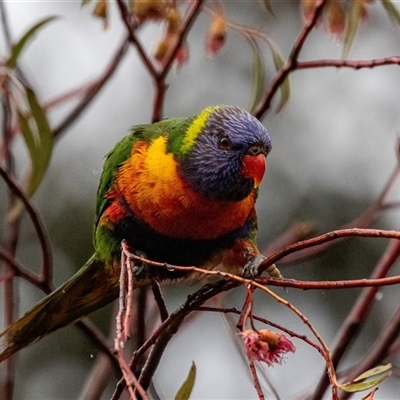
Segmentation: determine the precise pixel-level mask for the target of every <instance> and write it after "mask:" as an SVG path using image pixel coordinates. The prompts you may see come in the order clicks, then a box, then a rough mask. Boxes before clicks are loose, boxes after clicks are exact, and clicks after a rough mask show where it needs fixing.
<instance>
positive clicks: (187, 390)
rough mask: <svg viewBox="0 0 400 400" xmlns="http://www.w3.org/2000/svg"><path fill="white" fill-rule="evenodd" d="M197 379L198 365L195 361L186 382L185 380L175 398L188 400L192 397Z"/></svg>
mask: <svg viewBox="0 0 400 400" xmlns="http://www.w3.org/2000/svg"><path fill="white" fill-rule="evenodd" d="M195 380H196V365H195V363H192V366H191V367H190V370H189V373H188V376H187V378H186V379H185V382H183V384H182V386H181V387H180V388H179V390H178V392H177V393H176V395H175V400H188V399H189V398H190V394H191V393H192V390H193V386H194V382H195Z"/></svg>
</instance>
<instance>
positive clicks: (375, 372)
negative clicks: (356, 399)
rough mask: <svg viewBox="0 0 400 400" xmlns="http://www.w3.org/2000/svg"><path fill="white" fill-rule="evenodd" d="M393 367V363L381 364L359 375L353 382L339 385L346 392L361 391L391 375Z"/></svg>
mask: <svg viewBox="0 0 400 400" xmlns="http://www.w3.org/2000/svg"><path fill="white" fill-rule="evenodd" d="M391 368H392V364H386V365H380V366H378V367H375V368H372V369H369V370H368V371H366V372H364V373H362V374H361V375H359V376H357V378H355V379H354V380H353V381H352V382H347V383H344V384H342V385H338V387H339V388H340V389H342V390H344V391H345V392H361V391H362V390H367V389H371V388H373V387H374V386H376V385H378V384H379V383H381V382H382V381H384V380H385V379H386V378H388V377H389V376H390V375H391V373H392V371H391V370H390V369H391Z"/></svg>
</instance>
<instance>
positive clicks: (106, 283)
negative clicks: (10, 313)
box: [0, 254, 144, 362]
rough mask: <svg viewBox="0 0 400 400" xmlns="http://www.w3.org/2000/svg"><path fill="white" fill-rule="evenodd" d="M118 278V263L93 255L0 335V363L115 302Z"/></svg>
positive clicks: (117, 291)
mask: <svg viewBox="0 0 400 400" xmlns="http://www.w3.org/2000/svg"><path fill="white" fill-rule="evenodd" d="M119 275H120V266H119V263H118V262H116V263H115V264H114V265H111V264H108V263H107V264H106V263H105V262H104V261H102V260H99V259H98V257H96V254H94V255H93V256H92V257H91V258H90V259H89V260H88V261H87V263H86V264H85V265H84V266H83V267H82V268H81V269H80V270H79V271H78V272H77V273H76V274H75V275H74V276H73V277H72V278H71V279H70V280H68V281H67V282H66V283H64V284H63V285H62V286H61V287H60V288H58V289H57V290H55V291H54V292H52V293H50V294H49V295H48V296H47V297H45V298H44V299H43V300H42V301H41V302H39V303H38V304H36V305H35V306H33V307H32V308H31V309H30V310H29V311H27V313H26V314H24V315H23V316H22V317H21V318H20V319H18V320H17V321H16V322H14V323H13V324H11V325H10V326H9V327H8V328H7V329H6V330H5V331H4V332H2V333H1V334H0V338H2V339H1V340H2V341H3V342H4V344H3V343H2V347H3V346H4V348H2V351H1V353H0V362H2V361H4V360H5V359H6V358H8V357H9V356H11V355H12V354H14V353H16V352H17V351H18V350H20V349H22V348H24V347H25V346H27V345H28V344H30V343H32V342H34V341H37V340H39V339H41V338H43V337H44V336H46V335H48V334H49V333H51V332H53V331H55V330H57V329H60V328H62V327H64V326H66V325H68V324H71V323H73V322H76V321H77V320H79V319H80V318H82V317H84V316H85V315H88V314H89V313H91V312H93V311H95V310H98V309H100V308H101V307H104V306H105V305H107V304H108V303H110V302H111V301H113V300H115V299H116V298H117V297H118V293H119ZM143 284H144V283H142V284H140V286H142V285H143Z"/></svg>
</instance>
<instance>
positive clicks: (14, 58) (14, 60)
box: [7, 16, 58, 68]
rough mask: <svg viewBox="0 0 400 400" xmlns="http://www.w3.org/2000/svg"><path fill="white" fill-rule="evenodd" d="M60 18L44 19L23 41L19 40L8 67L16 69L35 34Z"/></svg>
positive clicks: (12, 51)
mask: <svg viewBox="0 0 400 400" xmlns="http://www.w3.org/2000/svg"><path fill="white" fill-rule="evenodd" d="M57 18H58V17H55V16H53V17H48V18H45V19H43V20H42V21H40V22H38V23H37V24H36V25H34V26H32V28H30V29H29V30H28V31H27V32H26V33H25V34H24V35H23V36H22V38H21V39H19V40H18V42H17V43H15V44H14V45H13V46H12V48H11V56H10V58H9V59H8V61H7V66H8V67H9V68H14V67H15V65H16V64H17V60H18V57H19V56H20V54H21V52H22V50H23V49H24V47H25V46H26V44H27V43H28V41H29V40H30V39H32V38H33V36H34V34H35V33H36V32H37V31H38V30H39V29H40V28H42V27H43V26H45V25H46V24H48V23H49V22H50V21H53V20H55V19H57Z"/></svg>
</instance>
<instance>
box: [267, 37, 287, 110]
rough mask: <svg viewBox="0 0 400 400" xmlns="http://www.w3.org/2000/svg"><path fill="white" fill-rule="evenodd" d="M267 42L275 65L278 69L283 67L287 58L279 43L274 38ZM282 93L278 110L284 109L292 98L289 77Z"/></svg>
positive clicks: (282, 87) (281, 90) (281, 89)
mask: <svg viewBox="0 0 400 400" xmlns="http://www.w3.org/2000/svg"><path fill="white" fill-rule="evenodd" d="M267 44H268V46H269V48H270V50H271V53H272V58H273V60H274V65H275V69H276V71H278V70H279V69H281V68H282V67H283V65H284V64H285V63H286V60H285V58H284V57H283V55H282V53H281V51H280V49H279V47H278V45H277V44H276V43H275V42H274V41H273V40H272V39H269V38H268V39H267ZM279 90H280V93H281V98H280V101H279V104H278V107H277V111H278V112H279V111H282V109H283V108H284V107H285V105H286V104H287V103H288V101H289V99H290V81H289V78H286V79H285V80H284V81H283V82H282V84H281V86H280V88H279Z"/></svg>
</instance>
